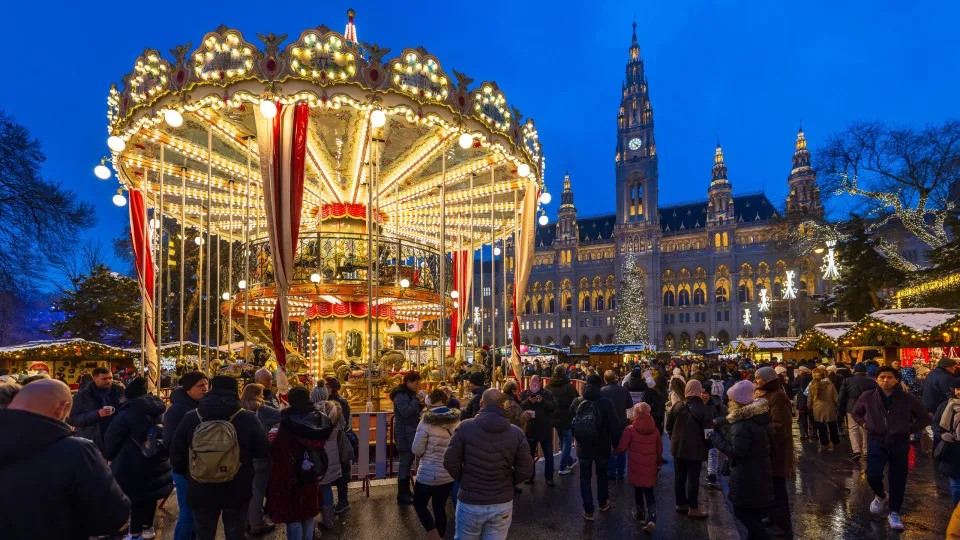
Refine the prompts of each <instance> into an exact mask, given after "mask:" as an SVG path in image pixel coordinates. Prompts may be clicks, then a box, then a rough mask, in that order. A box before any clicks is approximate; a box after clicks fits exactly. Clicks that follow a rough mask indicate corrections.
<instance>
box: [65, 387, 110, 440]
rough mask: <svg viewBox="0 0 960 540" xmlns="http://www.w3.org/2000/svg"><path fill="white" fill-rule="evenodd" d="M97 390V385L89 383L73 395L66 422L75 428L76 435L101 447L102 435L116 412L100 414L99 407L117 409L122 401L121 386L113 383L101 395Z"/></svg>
mask: <svg viewBox="0 0 960 540" xmlns="http://www.w3.org/2000/svg"><path fill="white" fill-rule="evenodd" d="M97 390H98V388H97V385H96V384H92V383H91V384H88V385H86V386H84V387H83V388H82V389H81V390H80V391H79V392H77V395H75V396H73V407H71V408H70V419H69V421H68V423H69V424H70V425H71V426H73V427H75V428H77V430H76V435H77V437H83V438H84V439H89V440H91V441H93V444H95V445H97V448H99V449H103V436H104V435H105V434H106V433H107V428H108V427H110V422H113V419H114V418H116V416H117V413H116V411H114V413H113V414H111V415H110V416H100V409H101V408H103V407H105V406H108V405H109V406H111V407H115V408H118V409H119V408H120V404H121V403H123V386H121V385H120V384H117V383H114V384H113V386H112V387H110V391H109V392H107V393H106V394H105V395H101V394H100V393H99V392H98V391H97Z"/></svg>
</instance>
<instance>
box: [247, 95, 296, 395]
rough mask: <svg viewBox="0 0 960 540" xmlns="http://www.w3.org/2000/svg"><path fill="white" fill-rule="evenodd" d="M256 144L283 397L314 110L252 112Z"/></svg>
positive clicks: (284, 107) (279, 107) (272, 330)
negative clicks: (290, 302) (292, 285)
mask: <svg viewBox="0 0 960 540" xmlns="http://www.w3.org/2000/svg"><path fill="white" fill-rule="evenodd" d="M254 114H255V116H256V122H257V143H258V145H259V152H260V176H261V177H262V178H263V198H264V207H265V209H266V214H267V219H266V221H267V234H268V235H269V238H270V252H271V255H272V257H273V275H274V277H275V279H276V282H277V294H278V298H277V305H276V307H274V309H273V321H272V323H271V327H270V334H271V337H272V339H273V352H274V355H275V356H276V358H277V366H278V367H279V369H278V373H277V387H278V388H279V389H280V392H281V393H283V394H285V393H286V390H287V388H285V386H286V385H287V382H286V371H285V366H286V365H287V352H286V349H285V344H284V341H285V339H286V333H287V324H288V321H289V320H290V318H289V317H290V314H289V310H288V308H287V292H288V291H289V290H290V282H291V281H292V280H293V262H294V257H295V256H296V253H297V239H298V237H299V234H300V210H301V208H302V207H303V167H304V159H305V156H306V150H307V126H308V123H309V120H310V106H309V105H307V104H306V103H297V104H296V105H282V104H280V103H278V104H277V115H276V116H274V117H273V118H267V117H265V116H263V114H262V113H261V112H260V108H259V107H254Z"/></svg>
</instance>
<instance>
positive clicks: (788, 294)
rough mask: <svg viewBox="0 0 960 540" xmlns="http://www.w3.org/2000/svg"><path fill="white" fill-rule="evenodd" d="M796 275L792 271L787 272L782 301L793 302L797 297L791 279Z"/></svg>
mask: <svg viewBox="0 0 960 540" xmlns="http://www.w3.org/2000/svg"><path fill="white" fill-rule="evenodd" d="M796 274H797V273H796V272H795V271H794V270H787V274H786V275H787V280H786V281H785V282H784V283H783V299H784V300H793V299H794V298H796V297H797V288H796V287H794V286H793V278H794V276H795V275H796Z"/></svg>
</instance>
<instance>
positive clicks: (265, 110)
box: [260, 99, 277, 118]
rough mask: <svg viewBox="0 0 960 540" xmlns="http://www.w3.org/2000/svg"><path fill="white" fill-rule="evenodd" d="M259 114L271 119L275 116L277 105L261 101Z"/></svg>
mask: <svg viewBox="0 0 960 540" xmlns="http://www.w3.org/2000/svg"><path fill="white" fill-rule="evenodd" d="M260 114H262V115H263V116H265V117H267V118H273V117H274V116H276V115H277V104H276V103H274V102H272V101H269V100H266V99H265V100H263V101H261V102H260Z"/></svg>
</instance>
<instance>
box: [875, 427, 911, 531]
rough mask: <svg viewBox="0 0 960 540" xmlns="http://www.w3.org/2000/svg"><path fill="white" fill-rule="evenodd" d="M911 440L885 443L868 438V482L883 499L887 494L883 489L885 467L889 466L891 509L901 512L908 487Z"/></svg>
mask: <svg viewBox="0 0 960 540" xmlns="http://www.w3.org/2000/svg"><path fill="white" fill-rule="evenodd" d="M909 452H910V442H909V441H900V442H893V443H889V444H887V443H885V442H884V441H878V440H875V439H869V440H867V474H866V476H867V483H868V484H870V489H872V490H873V493H874V494H875V495H876V496H877V497H880V498H881V499H882V498H883V497H884V496H885V495H886V493H885V492H884V490H883V468H884V467H888V468H889V471H888V473H887V474H888V478H889V481H888V484H889V487H890V511H891V512H897V513H899V512H900V507H901V506H903V492H904V491H905V490H906V487H907V455H908V454H909Z"/></svg>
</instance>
